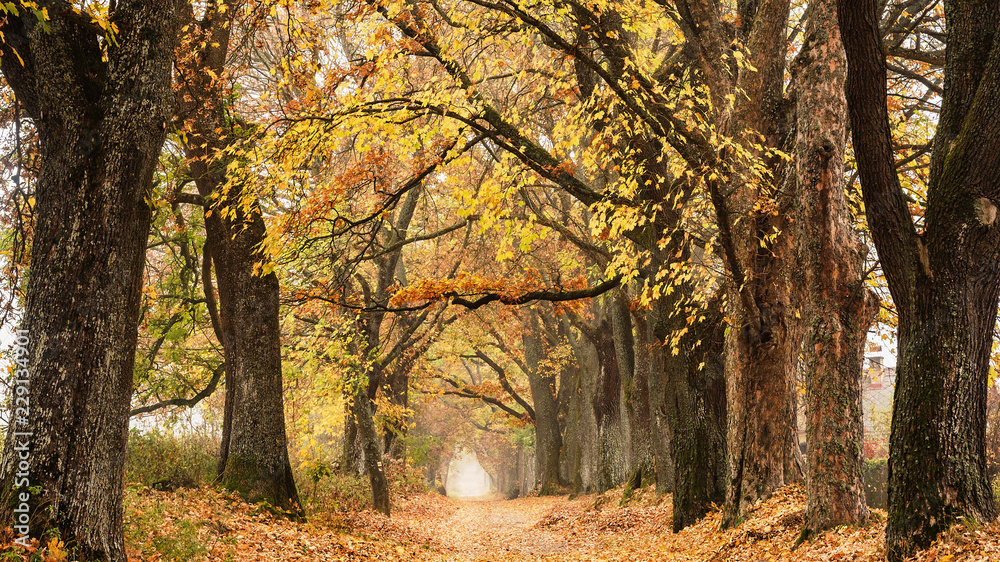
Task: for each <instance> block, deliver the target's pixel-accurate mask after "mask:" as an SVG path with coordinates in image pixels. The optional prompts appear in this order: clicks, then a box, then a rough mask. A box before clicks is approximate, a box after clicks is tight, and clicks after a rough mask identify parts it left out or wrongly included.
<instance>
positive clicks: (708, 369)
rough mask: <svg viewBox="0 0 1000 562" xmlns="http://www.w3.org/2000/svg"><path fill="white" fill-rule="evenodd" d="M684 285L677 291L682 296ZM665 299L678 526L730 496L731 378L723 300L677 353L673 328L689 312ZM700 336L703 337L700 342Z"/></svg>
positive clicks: (662, 328)
mask: <svg viewBox="0 0 1000 562" xmlns="http://www.w3.org/2000/svg"><path fill="white" fill-rule="evenodd" d="M681 293H683V291H677V292H675V293H674V294H675V295H677V297H676V298H677V299H678V300H679V299H680V298H681V297H680V294H681ZM672 300H673V299H670V300H665V301H663V302H662V303H661V304H660V306H661V308H662V309H663V314H662V316H661V319H660V321H659V322H658V325H657V327H656V334H657V337H658V339H659V340H660V341H661V342H663V343H664V347H663V351H662V356H663V359H662V361H663V365H664V369H663V370H664V373H665V377H666V385H665V391H666V392H665V399H664V411H665V413H666V416H665V417H666V421H667V423H668V424H669V425H670V429H671V440H670V449H671V458H672V459H673V463H674V480H673V483H672V484H673V486H672V488H673V493H674V495H673V507H674V512H673V529H674V531H675V532H676V531H680V530H681V529H683V528H685V527H687V526H688V525H691V524H693V523H696V522H697V521H698V520H699V519H701V518H702V517H703V516H704V515H705V514H706V513H708V511H709V510H710V509H711V508H712V504H716V505H719V504H722V503H723V502H724V501H725V498H726V477H727V476H728V474H727V470H726V467H727V464H726V447H727V444H726V380H725V373H724V368H725V366H724V364H723V358H722V349H723V342H724V337H723V323H722V314H721V313H720V312H719V306H718V303H709V305H708V306H707V307H706V314H705V316H706V317H705V318H704V319H703V320H702V321H701V322H699V323H697V324H694V325H692V326H690V328H691V329H692V331H691V332H689V333H688V334H686V335H685V336H684V337H683V338H682V339H681V341H680V342H679V347H678V351H679V352H678V353H677V355H674V353H673V350H672V346H671V345H668V342H670V339H671V337H672V336H673V334H674V333H675V332H676V331H678V330H680V329H682V328H684V327H689V325H688V323H687V319H686V316H685V315H683V314H677V313H676V312H674V311H673V310H671V309H670V308H669V307H670V306H672V305H673V304H676V303H673V302H670V301H672ZM699 342H700V343H699Z"/></svg>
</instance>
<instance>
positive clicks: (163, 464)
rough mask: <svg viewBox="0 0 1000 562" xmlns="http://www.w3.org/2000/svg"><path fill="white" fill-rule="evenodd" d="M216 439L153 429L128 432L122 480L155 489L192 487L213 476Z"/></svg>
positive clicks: (217, 441)
mask: <svg viewBox="0 0 1000 562" xmlns="http://www.w3.org/2000/svg"><path fill="white" fill-rule="evenodd" d="M218 455H219V440H218V439H216V438H214V437H211V436H208V435H197V434H182V435H174V434H171V433H164V432H161V431H160V430H158V429H157V430H153V431H150V432H146V433H141V432H139V431H136V430H132V431H131V432H130V433H129V440H128V450H127V458H126V461H125V480H126V482H129V483H133V484H142V485H143V486H148V487H150V488H153V489H156V490H166V491H172V490H174V489H177V488H195V487H198V486H200V485H202V484H210V483H212V481H213V480H215V476H216V467H217V465H218Z"/></svg>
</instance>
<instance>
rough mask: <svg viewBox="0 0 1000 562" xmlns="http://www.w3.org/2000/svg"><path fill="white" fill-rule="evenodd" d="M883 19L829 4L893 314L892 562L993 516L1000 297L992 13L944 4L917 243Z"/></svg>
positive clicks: (868, 6) (999, 53)
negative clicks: (992, 383) (989, 414)
mask: <svg viewBox="0 0 1000 562" xmlns="http://www.w3.org/2000/svg"><path fill="white" fill-rule="evenodd" d="M878 5H879V4H878V3H877V2H875V1H874V0H857V1H855V2H848V1H846V0H840V1H838V3H837V7H838V19H839V24H840V31H841V33H842V36H843V40H844V46H845V50H846V52H847V58H848V62H849V66H848V69H849V71H848V75H847V83H846V84H847V87H846V91H847V95H848V102H849V109H850V116H851V130H852V137H853V140H854V152H855V154H856V155H857V159H858V170H859V172H860V176H861V186H862V194H863V196H864V201H865V209H866V212H867V216H868V221H869V225H870V230H871V232H872V238H873V240H874V242H875V247H876V249H877V250H878V255H879V258H880V260H881V262H882V269H883V271H884V272H885V275H886V280H887V282H888V285H889V290H890V292H891V294H892V299H893V301H894V302H895V304H896V309H897V311H898V314H899V331H898V334H899V360H898V367H897V377H896V390H895V396H894V404H893V414H892V432H891V435H890V439H889V486H888V490H889V508H888V512H889V517H888V523H887V528H886V555H887V557H888V559H889V560H892V561H896V560H902V559H904V558H905V557H907V556H910V555H911V554H913V552H914V551H916V549H918V548H923V547H926V546H927V545H929V544H930V543H931V542H932V541H933V540H934V538H935V537H936V535H937V533H938V532H940V531H942V530H944V529H947V528H948V526H949V525H950V524H951V523H952V522H954V521H955V520H956V519H957V518H960V517H969V518H972V519H974V520H976V521H980V522H984V521H989V520H991V519H993V518H994V517H995V516H996V514H997V509H996V505H995V503H994V499H993V495H992V493H991V489H990V484H989V481H988V479H987V477H986V448H985V435H986V389H987V385H988V368H989V356H990V349H991V345H992V341H993V330H994V325H995V322H996V316H997V300H998V296H1000V255H998V248H1000V229H998V228H997V225H996V214H997V204H998V203H1000V184H998V183H997V182H996V181H995V178H996V177H997V176H998V174H1000V103H998V101H997V100H1000V42H998V41H996V36H997V31H998V29H1000V2H997V1H996V0H978V1H958V0H953V1H947V2H945V17H946V26H945V27H946V30H947V45H948V49H947V52H946V57H945V68H944V76H945V84H944V97H943V100H942V106H941V114H940V118H939V121H938V127H937V131H936V134H935V140H934V146H933V152H932V156H931V173H930V181H929V184H928V193H927V205H926V209H925V210H924V232H923V233H922V234H921V233H918V232H917V230H916V228H915V226H914V224H913V221H912V219H911V216H910V209H909V208H908V206H907V204H906V200H905V198H904V195H903V192H902V188H901V186H900V181H899V178H898V176H897V175H896V169H895V159H894V156H893V151H892V135H891V132H890V131H891V129H890V124H889V116H888V113H887V109H886V93H887V89H886V62H885V57H884V54H883V52H882V45H881V34H880V30H879V26H878V22H879V14H878V11H877V10H878Z"/></svg>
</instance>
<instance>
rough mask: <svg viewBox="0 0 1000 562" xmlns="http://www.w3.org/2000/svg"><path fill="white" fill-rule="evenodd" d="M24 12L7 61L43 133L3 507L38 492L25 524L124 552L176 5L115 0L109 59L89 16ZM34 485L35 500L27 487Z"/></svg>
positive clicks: (106, 552) (10, 32)
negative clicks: (42, 18)
mask: <svg viewBox="0 0 1000 562" xmlns="http://www.w3.org/2000/svg"><path fill="white" fill-rule="evenodd" d="M20 9H21V10H22V11H23V12H25V13H22V14H21V16H20V17H17V16H13V15H11V14H7V16H6V20H5V23H4V24H3V26H2V31H3V33H4V38H5V42H6V43H5V44H4V45H3V47H2V48H3V54H2V58H0V64H2V70H3V73H4V76H5V78H6V80H7V83H8V85H9V86H10V87H11V88H12V89H13V91H14V93H15V95H16V97H17V99H18V100H19V102H20V104H21V107H22V108H24V109H25V111H26V112H27V114H28V115H29V116H30V117H31V119H32V121H33V122H34V125H35V128H36V129H37V131H38V141H39V151H40V158H39V163H40V168H39V170H38V180H37V184H36V185H35V197H36V202H37V203H36V206H35V209H34V216H35V225H34V237H33V240H32V248H31V273H30V275H29V276H28V281H27V288H26V295H27V300H26V303H25V313H24V324H23V330H25V332H26V337H27V339H28V340H29V341H28V342H25V343H26V347H27V355H26V357H24V360H25V362H24V363H23V364H21V365H19V370H18V371H17V372H16V373H15V377H16V379H17V380H18V385H19V386H18V387H17V388H24V389H25V390H26V391H27V396H26V397H25V398H27V400H26V401H24V402H22V401H21V400H18V401H16V402H15V403H14V404H13V405H14V406H15V407H19V408H24V409H25V410H26V411H21V410H19V409H18V410H15V411H14V412H13V413H14V416H13V417H12V420H11V423H10V427H9V429H8V435H7V439H6V440H5V443H4V451H3V466H2V480H0V483H2V487H3V490H4V492H3V494H4V500H5V501H3V502H2V503H0V512H2V513H3V518H4V521H15V517H14V516H15V515H17V513H14V512H13V511H12V510H13V509H18V508H19V507H20V504H21V503H22V500H21V498H22V497H24V495H30V496H31V497H30V500H29V501H27V502H24V503H27V504H28V506H29V507H30V510H31V513H30V529H27V528H25V529H17V533H18V534H19V535H20V534H27V533H28V532H29V531H30V534H31V535H32V536H35V537H40V536H41V534H42V532H44V531H47V530H49V529H58V530H59V533H60V536H61V537H62V539H63V540H64V541H66V543H67V544H69V545H70V546H71V548H74V549H75V550H76V552H75V555H77V556H78V557H79V558H81V559H87V560H91V559H100V560H114V561H122V562H124V561H125V559H126V553H125V542H124V534H123V530H122V499H123V475H124V473H125V446H126V442H127V438H128V413H129V401H130V397H131V395H132V373H133V366H134V361H135V349H136V339H137V329H138V321H139V316H140V314H139V312H140V301H141V290H142V275H143V266H144V264H145V254H146V237H147V235H148V233H149V226H150V219H151V212H150V208H149V205H148V203H147V197H148V196H149V194H150V191H151V189H152V179H153V172H154V170H155V168H156V164H157V159H158V157H159V154H160V149H161V147H162V144H163V141H164V138H165V124H166V123H167V122H169V120H170V117H171V115H170V109H171V108H170V100H171V95H170V68H171V64H170V63H171V58H172V48H173V43H174V33H175V24H176V20H175V13H174V6H173V3H171V2H158V3H149V2H137V1H128V0H123V1H122V2H120V3H119V4H118V6H117V8H116V9H115V10H114V11H113V12H112V14H111V17H112V21H114V22H115V23H116V24H117V26H118V33H117V35H116V40H117V43H116V45H115V47H114V48H110V47H109V48H108V50H107V54H106V56H107V60H106V62H105V61H103V60H102V52H101V46H100V45H99V44H98V38H97V35H96V34H94V33H93V32H92V31H91V30H90V28H89V27H88V26H87V25H88V24H89V21H90V20H89V16H88V15H86V14H83V15H79V16H75V15H73V14H72V13H71V11H70V9H69V6H68V5H67V6H66V7H65V8H62V7H58V6H57V7H50V8H49V16H50V18H51V19H50V21H49V22H48V25H49V27H50V28H51V30H50V31H47V30H43V28H42V25H41V24H39V23H38V20H37V19H36V18H35V15H34V14H33V13H31V12H30V10H27V9H26V8H24V7H21V8H20ZM84 22H85V23H84ZM14 49H16V51H17V54H16V55H15V54H14ZM21 60H23V61H24V62H23V63H22V62H20V61H21ZM20 381H24V382H20ZM16 396H22V395H21V394H20V392H19V393H18V394H16ZM24 455H28V458H27V459H26V458H25V456H24ZM25 467H26V468H25ZM24 472H27V475H26V477H24V475H23V474H18V473H24ZM36 486H37V487H39V488H40V489H41V493H40V495H35V494H32V493H31V492H30V490H29V488H31V487H36ZM27 518H28V517H27V515H25V519H27ZM22 530H23V533H22Z"/></svg>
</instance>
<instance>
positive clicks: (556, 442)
mask: <svg viewBox="0 0 1000 562" xmlns="http://www.w3.org/2000/svg"><path fill="white" fill-rule="evenodd" d="M528 314H529V319H528V321H527V322H526V323H525V330H524V335H523V336H522V339H523V344H524V362H525V364H526V365H527V367H528V373H527V375H528V384H529V386H530V387H531V400H532V407H533V408H534V409H535V479H536V480H535V481H536V482H537V483H538V493H539V495H543V496H544V495H549V494H557V493H559V454H560V451H561V450H562V435H560V434H559V419H558V407H557V405H556V398H555V388H554V386H555V384H554V383H555V374H554V373H548V372H543V371H542V369H541V368H540V367H541V361H542V358H543V353H544V351H543V349H542V336H541V327H540V326H539V323H538V316H537V314H536V313H535V312H534V311H529V312H528Z"/></svg>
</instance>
